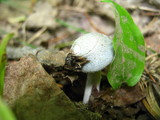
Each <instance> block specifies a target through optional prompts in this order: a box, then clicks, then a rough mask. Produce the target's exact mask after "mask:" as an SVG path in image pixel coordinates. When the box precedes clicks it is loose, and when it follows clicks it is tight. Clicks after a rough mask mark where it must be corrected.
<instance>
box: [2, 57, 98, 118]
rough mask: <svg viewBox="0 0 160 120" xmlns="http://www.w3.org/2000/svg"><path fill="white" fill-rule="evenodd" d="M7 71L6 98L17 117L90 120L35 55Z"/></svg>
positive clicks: (13, 65)
mask: <svg viewBox="0 0 160 120" xmlns="http://www.w3.org/2000/svg"><path fill="white" fill-rule="evenodd" d="M7 73H8V74H7V75H6V76H5V86H4V99H5V101H6V102H7V103H8V104H9V105H10V106H11V108H12V109H13V111H14V113H15V115H16V117H17V119H18V120H64V119H67V120H73V119H74V120H76V119H80V120H88V119H86V118H89V117H88V116H85V115H83V114H82V113H81V112H80V111H79V110H78V109H77V108H76V107H75V105H74V104H73V103H72V102H71V101H70V100H69V98H68V97H67V96H66V95H65V94H64V92H63V91H62V90H61V89H60V88H59V87H58V86H57V84H56V82H55V80H54V79H53V78H52V77H51V76H50V75H49V74H48V73H47V72H46V71H45V70H44V68H43V67H42V66H41V64H40V63H39V62H38V61H37V59H36V58H35V57H34V56H33V55H29V56H26V57H23V58H22V59H21V60H20V61H18V62H12V63H10V64H9V65H8V66H7ZM94 120H98V119H94Z"/></svg>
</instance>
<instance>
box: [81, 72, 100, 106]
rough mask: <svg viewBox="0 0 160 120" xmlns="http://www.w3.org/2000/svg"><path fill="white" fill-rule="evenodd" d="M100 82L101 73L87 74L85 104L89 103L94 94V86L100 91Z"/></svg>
mask: <svg viewBox="0 0 160 120" xmlns="http://www.w3.org/2000/svg"><path fill="white" fill-rule="evenodd" d="M100 82H101V71H98V72H93V73H88V74H87V81H86V87H85V91H84V97H83V103H84V104H86V103H88V101H89V98H90V95H91V93H92V88H93V86H96V88H97V90H98V91H99V90H100Z"/></svg>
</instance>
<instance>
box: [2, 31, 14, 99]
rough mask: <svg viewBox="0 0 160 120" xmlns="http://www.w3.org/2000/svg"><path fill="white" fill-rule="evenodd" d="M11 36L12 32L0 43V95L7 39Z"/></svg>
mask: <svg viewBox="0 0 160 120" xmlns="http://www.w3.org/2000/svg"><path fill="white" fill-rule="evenodd" d="M12 37H13V34H12V33H10V34H7V35H6V36H5V37H4V38H3V39H2V41H1V43H0V96H2V95H3V87H4V73H5V65H6V46H7V43H8V41H9V40H10V39H11V38H12Z"/></svg>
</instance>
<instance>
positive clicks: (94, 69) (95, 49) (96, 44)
mask: <svg viewBox="0 0 160 120" xmlns="http://www.w3.org/2000/svg"><path fill="white" fill-rule="evenodd" d="M71 50H72V51H73V53H74V54H75V55H77V56H82V57H85V58H86V59H87V60H89V62H88V63H87V64H85V65H84V66H83V68H82V72H85V73H88V74H87V82H86V87H85V92H84V97H83V103H88V101H89V97H90V95H91V92H92V87H93V86H96V88H97V90H99V86H100V81H101V70H102V69H104V68H105V67H106V66H107V65H109V64H110V63H111V62H112V60H113V57H114V50H113V45H112V40H111V39H109V38H108V37H107V36H106V35H103V34H101V33H88V34H85V35H83V36H81V37H79V38H78V39H76V40H75V42H74V43H73V45H72V47H71Z"/></svg>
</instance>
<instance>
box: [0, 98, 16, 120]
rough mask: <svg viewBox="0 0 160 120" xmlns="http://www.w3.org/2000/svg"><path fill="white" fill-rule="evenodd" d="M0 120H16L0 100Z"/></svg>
mask: <svg viewBox="0 0 160 120" xmlns="http://www.w3.org/2000/svg"><path fill="white" fill-rule="evenodd" d="M0 120H16V118H15V116H14V115H13V113H12V112H11V110H10V109H9V108H8V107H7V105H6V104H5V103H4V102H3V101H2V99H1V98H0Z"/></svg>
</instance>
